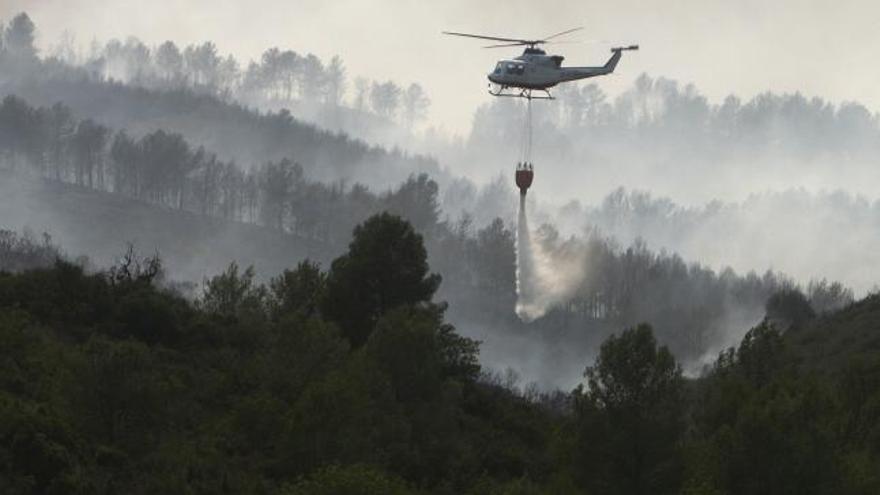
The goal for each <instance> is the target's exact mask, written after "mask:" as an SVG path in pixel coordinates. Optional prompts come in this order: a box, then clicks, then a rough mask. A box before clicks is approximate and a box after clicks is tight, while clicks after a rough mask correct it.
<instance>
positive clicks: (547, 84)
mask: <svg viewBox="0 0 880 495" xmlns="http://www.w3.org/2000/svg"><path fill="white" fill-rule="evenodd" d="M635 49H638V47H637V46H635V45H633V46H628V47H622V48H613V49H612V50H611V52H612V55H611V58H610V59H608V62H606V63H605V65H602V66H598V67H563V66H562V61H563V60H564V57H562V56H560V55H547V54H546V53H545V52H544V50H541V49H539V48H527V49H526V50H525V51H524V52H523V54H522V55H520V56H519V57H516V58H513V59H509V60H500V61H499V62H498V63H497V64H496V65H495V70H493V71H492V72H491V73H490V74H488V78H489V81H490V82H491V83H494V84H497V85H499V86H500V87H501V90H504V89H505V88H520V89H526V90H542V91H546V90H547V89H548V88H552V87H554V86H556V85H557V84H559V83H562V82H567V81H576V80H579V79H586V78H589V77H596V76H604V75H606V74H611V73H612V72H614V68H615V67H616V66H617V62H618V61H619V60H620V57H621V52H623V51H624V50H635ZM493 94H495V93H493Z"/></svg>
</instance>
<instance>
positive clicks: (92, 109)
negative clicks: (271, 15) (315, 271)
mask: <svg viewBox="0 0 880 495" xmlns="http://www.w3.org/2000/svg"><path fill="white" fill-rule="evenodd" d="M35 21H37V22H39V19H36V20H35ZM10 26H11V24H10ZM10 29H11V28H10ZM42 35H44V36H47V35H50V33H42ZM6 44H7V47H8V48H7V50H6V52H5V53H6V55H5V57H4V58H3V59H2V60H0V63H2V64H3V68H4V70H3V71H2V72H0V94H2V95H3V96H10V97H12V96H14V97H15V98H12V99H10V98H7V99H6V100H4V103H3V106H2V107H0V143H2V152H3V155H2V160H3V168H4V174H5V175H3V176H2V177H3V179H2V184H0V193H2V199H0V214H2V217H0V218H2V223H0V227H2V228H7V229H14V230H19V229H22V228H23V227H28V228H30V229H32V230H34V231H36V232H42V231H46V232H48V233H50V234H51V235H52V236H53V238H54V239H55V241H56V242H57V243H58V244H60V246H61V248H62V249H63V250H65V251H66V252H67V253H68V254H70V255H71V256H74V257H75V256H78V255H86V256H89V257H90V258H92V259H93V263H94V264H96V265H98V266H106V265H107V264H110V263H112V262H113V259H114V257H115V256H117V255H118V253H121V252H122V251H123V250H124V249H125V245H126V243H127V242H133V243H135V244H136V246H137V247H138V248H139V249H141V250H143V251H145V252H152V251H154V250H155V251H158V252H159V253H160V254H161V256H162V257H163V258H164V259H165V261H166V263H167V265H168V267H169V272H170V273H171V274H173V275H174V276H176V277H180V278H182V279H186V280H188V281H191V282H197V283H200V282H201V281H202V280H203V279H204V278H205V277H207V276H210V275H211V274H213V273H217V272H219V271H221V270H222V269H223V267H224V266H225V265H226V264H227V263H228V262H231V261H238V262H239V263H240V264H242V265H251V264H253V265H254V266H255V267H256V268H257V269H258V273H259V276H260V277H262V278H263V279H268V278H269V277H271V276H274V275H275V274H277V273H278V272H279V271H280V270H281V269H283V268H284V267H287V266H293V265H295V264H296V263H297V262H298V261H300V260H302V259H303V258H305V257H309V258H311V259H316V260H317V261H320V262H322V263H323V264H324V265H325V266H327V265H328V264H329V263H330V262H331V260H332V259H334V258H335V257H336V256H337V255H339V254H341V253H342V252H344V250H345V247H346V245H347V243H348V239H349V237H350V233H351V230H352V228H354V226H355V225H357V224H358V223H360V222H362V221H363V220H364V219H365V218H367V217H368V216H369V214H371V213H377V212H379V211H383V210H388V211H391V212H393V213H397V214H400V215H402V216H403V217H405V218H407V219H409V220H410V221H411V222H412V223H413V225H414V226H415V227H416V228H417V229H418V230H419V231H420V233H421V234H422V235H423V236H424V237H425V239H426V244H427V247H428V252H429V257H430V262H431V266H432V268H433V269H434V270H435V271H438V272H439V273H440V274H441V275H443V277H444V283H443V284H442V285H441V288H440V292H439V293H438V297H439V298H441V299H445V300H448V301H449V303H450V307H449V309H448V315H449V318H450V320H451V321H452V322H453V323H454V324H456V325H457V326H458V328H459V329H460V331H462V332H463V333H464V334H466V335H470V336H475V337H478V338H480V339H482V340H483V341H484V344H483V347H482V356H483V362H484V364H486V365H489V366H490V367H494V368H496V369H503V368H506V367H510V368H513V369H515V370H517V371H518V372H519V373H520V374H521V375H522V376H523V379H524V380H526V381H537V382H539V383H540V384H541V385H542V386H545V387H553V386H560V387H570V386H573V385H574V384H576V383H578V382H579V381H580V377H581V372H582V371H583V367H584V364H585V362H588V361H590V360H591V359H592V356H593V355H594V354H595V352H596V351H597V349H598V344H599V343H600V342H601V341H602V340H603V339H604V338H605V337H606V336H607V335H609V334H611V333H613V332H616V331H620V330H621V329H622V328H624V327H626V326H631V325H635V324H638V323H640V322H643V321H648V322H650V323H652V324H653V325H654V326H655V328H656V329H657V334H658V338H659V340H660V341H661V342H663V343H665V344H667V345H669V346H670V348H671V349H672V350H673V351H674V352H675V353H676V355H677V356H678V357H679V359H681V360H682V361H684V362H685V363H686V365H687V367H688V368H689V369H690V370H692V371H695V372H696V370H698V369H699V367H700V366H701V365H702V364H705V363H708V362H710V361H711V360H712V359H713V358H714V355H715V354H716V353H717V352H718V351H720V350H722V349H723V348H725V347H727V346H729V345H732V344H734V343H736V342H738V341H739V339H740V338H741V337H742V335H743V334H744V333H745V332H746V331H747V330H748V329H749V328H751V327H752V326H754V325H755V324H756V323H758V321H760V320H761V319H762V318H763V317H764V315H765V302H766V300H767V298H768V297H769V296H770V295H772V294H773V293H774V292H776V291H778V290H781V289H787V288H791V287H794V286H799V287H800V288H801V289H802V290H803V291H805V292H806V293H807V296H808V298H809V299H810V300H811V302H812V303H813V304H814V306H815V309H816V310H817V311H818V312H822V311H828V310H831V309H835V308H837V307H839V306H841V305H845V304H847V303H849V302H850V301H851V300H852V297H853V293H852V292H849V291H848V289H847V288H851V289H852V290H853V291H855V295H858V296H863V295H865V294H867V293H868V292H869V291H872V290H873V289H874V287H875V284H876V280H877V279H878V275H880V274H878V273H877V272H876V271H875V267H878V266H880V263H878V261H880V260H878V259H877V258H878V255H877V254H876V253H878V252H880V250H878V249H875V247H876V246H877V245H878V241H880V234H878V233H880V202H878V200H877V197H876V195H875V193H874V190H875V188H874V187H873V184H876V183H877V182H878V179H880V177H878V174H880V171H878V169H877V167H876V166H875V164H876V163H877V160H878V158H880V125H878V117H877V115H876V114H874V113H872V112H871V111H869V110H868V109H866V108H865V107H863V106H861V105H859V104H857V103H842V104H832V103H830V102H828V101H825V100H822V99H820V98H812V97H811V98H807V97H804V96H802V95H800V94H774V93H766V94H762V95H759V96H757V97H755V98H753V99H750V100H748V101H740V100H739V99H737V98H736V97H735V96H731V97H729V98H727V99H726V100H724V101H723V102H721V103H711V102H709V101H708V100H707V99H706V98H705V97H704V96H702V95H701V94H700V92H699V89H698V88H696V87H694V86H692V85H683V84H680V83H677V82H675V81H671V80H668V79H664V78H656V79H655V78H652V77H649V76H647V75H644V76H642V77H640V78H639V79H637V80H636V82H635V83H634V85H633V87H631V88H629V89H628V90H626V91H624V92H623V93H621V94H619V95H618V96H616V97H614V98H612V97H609V96H607V95H606V94H605V93H604V92H603V91H602V89H601V84H581V85H577V84H573V85H571V86H566V87H561V88H559V90H558V93H557V96H558V100H557V101H552V102H539V103H536V104H535V130H534V132H535V148H534V161H535V173H536V179H535V185H534V187H533V188H532V189H531V191H530V193H529V196H528V198H529V199H528V201H527V203H526V204H525V207H526V209H525V210H518V208H517V194H516V192H515V191H514V188H513V186H512V170H513V166H514V164H515V162H516V160H517V156H516V154H517V150H518V148H519V143H520V142H521V140H522V139H523V136H522V127H523V126H522V119H523V114H524V112H523V108H522V105H520V104H517V103H515V102H511V101H507V100H505V101H492V102H487V103H485V104H484V105H482V106H481V107H479V108H477V109H475V112H474V119H473V124H472V130H471V131H470V133H469V134H468V135H466V136H452V135H446V134H444V133H442V132H441V131H438V130H437V129H436V128H433V127H432V126H431V120H430V117H429V116H430V95H428V94H426V93H425V92H424V90H422V89H421V87H420V86H418V85H417V84H416V83H409V82H408V83H407V84H398V83H395V82H393V81H366V80H364V79H362V78H358V77H357V75H355V74H347V73H346V72H345V68H344V62H345V61H344V60H341V59H333V60H324V61H322V60H320V59H318V58H317V57H315V56H313V55H306V54H298V53H296V52H294V51H292V50H288V49H286V48H284V49H275V50H274V51H273V50H272V49H268V50H267V51H266V52H265V53H264V55H263V56H262V58H261V59H260V60H255V61H252V62H250V63H246V62H244V61H237V60H235V59H234V58H232V57H230V56H226V55H223V54H222V53H220V52H219V51H218V48H217V46H216V45H214V44H213V43H199V44H194V45H191V46H188V47H182V46H181V47H177V45H174V44H173V43H172V44H171V45H168V44H163V45H160V46H157V47H152V46H147V45H145V44H143V43H141V42H139V41H137V40H136V39H133V38H132V39H128V40H126V41H115V40H111V41H108V42H101V43H96V44H95V45H94V46H93V47H91V48H90V49H89V50H85V49H84V48H83V47H77V46H66V45H65V44H64V43H63V42H60V43H59V44H58V46H57V47H56V49H54V50H53V52H52V53H45V54H36V53H25V52H21V51H15V50H18V48H15V47H16V46H17V45H14V44H10V43H9V41H7V42H6ZM84 53H87V55H83V54H84ZM175 54H176V55H175ZM38 55H39V56H38ZM630 62H632V66H631V67H633V69H631V70H637V60H636V59H633V60H629V61H627V60H624V62H622V65H621V67H622V68H623V67H624V66H625V65H626V64H628V63H630ZM285 64H287V65H285ZM56 103H60V104H61V107H53V105H55V104H56ZM84 122H89V124H87V125H84ZM328 129H329V130H328ZM175 153H176V154H175ZM169 163H173V164H175V167H177V168H175V167H166V168H162V167H161V166H162V165H168V164H169ZM163 174H164V175H163ZM420 174H427V175H420ZM273 186H277V187H273ZM519 211H522V212H525V211H527V212H528V218H527V223H528V226H529V227H530V230H529V231H528V232H529V235H530V238H531V239H532V245H531V248H530V249H531V250H532V251H531V254H530V256H531V262H532V268H533V270H534V271H535V273H538V272H540V273H541V274H542V275H541V277H542V280H541V281H540V283H539V282H534V283H533V284H532V287H531V288H530V290H533V291H537V292H534V293H533V294H532V296H533V297H534V299H533V300H532V301H530V302H529V303H528V304H527V305H526V307H522V308H521V309H523V310H524V311H525V312H526V313H527V316H528V318H526V320H528V322H524V321H522V320H520V319H519V318H517V316H516V313H515V308H516V279H515V275H516V270H517V268H516V259H515V255H516V250H517V249H520V246H519V244H520V240H519V239H517V236H516V231H517V229H518V227H519V229H520V230H523V229H524V228H525V227H523V223H524V221H525V220H526V218H525V217H523V216H520V215H518V212H519ZM499 219H500V220H499ZM520 254H522V249H520ZM834 282H840V283H842V284H843V285H842V286H841V285H835V284H834Z"/></svg>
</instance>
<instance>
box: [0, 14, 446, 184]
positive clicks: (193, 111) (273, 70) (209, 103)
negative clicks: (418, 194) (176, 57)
mask: <svg viewBox="0 0 880 495" xmlns="http://www.w3.org/2000/svg"><path fill="white" fill-rule="evenodd" d="M35 31H36V27H35V26H34V24H33V22H32V21H31V20H30V19H29V18H28V17H27V15H26V14H20V15H19V16H16V17H15V18H14V19H13V20H12V21H10V22H9V23H8V26H6V28H5V30H4V35H3V38H4V39H5V41H4V42H3V43H2V46H0V93H6V94H17V95H20V96H22V97H24V98H25V99H27V100H28V101H31V102H34V103H35V104H42V105H45V106H49V105H51V104H53V103H54V102H57V101H62V102H64V104H65V105H67V106H68V107H70V108H71V110H72V111H73V113H74V115H76V116H77V117H78V118H79V119H84V118H90V119H92V120H94V121H96V122H100V123H101V124H103V125H107V126H111V127H115V128H117V129H120V130H126V131H127V132H129V133H130V134H131V135H132V136H137V137H139V136H142V135H144V134H147V133H149V132H152V131H154V130H155V129H157V128H162V129H166V130H168V131H174V132H178V133H180V134H182V135H184V136H185V137H186V138H187V139H188V140H189V141H190V142H192V143H195V144H197V145H200V146H205V147H208V148H210V149H212V150H213V151H214V152H215V153H217V154H218V156H220V157H221V158H222V159H223V160H224V161H230V160H231V161H236V162H238V163H240V164H242V165H245V166H249V165H251V164H254V163H264V162H266V161H279V160H282V159H284V158H290V157H292V156H296V158H297V160H298V161H299V163H300V164H301V165H302V166H303V167H304V168H305V169H306V171H308V172H309V173H310V175H311V176H312V177H315V178H316V179H319V180H323V181H328V182H331V181H335V180H340V179H343V178H344V179H346V180H359V181H361V182H365V183H367V184H369V185H371V186H374V187H379V186H381V187H385V186H387V185H388V184H390V183H393V182H397V181H400V180H403V179H405V178H406V176H407V175H408V174H409V173H412V172H413V171H425V172H435V173H436V172H438V171H439V167H438V165H437V163H436V161H435V160H433V159H431V158H427V157H423V156H418V155H416V156H411V155H409V154H407V153H405V152H402V151H400V150H399V149H394V150H390V151H386V150H385V149H382V148H379V147H374V146H369V145H367V144H365V143H363V142H361V141H357V140H354V139H351V138H349V137H348V136H346V135H343V134H339V133H336V132H330V131H326V130H320V129H318V128H316V127H314V126H312V125H309V124H305V123H303V122H302V116H301V112H299V110H298V109H297V108H296V107H295V106H293V105H287V104H283V102H282V103H278V102H277V101H276V102H275V103H276V104H273V105H270V106H268V107H267V106H265V105H259V107H260V108H270V109H273V110H274V109H278V110H277V111H274V112H271V111H270V112H267V113H261V112H259V111H256V110H251V109H249V108H247V107H245V106H244V105H246V104H249V103H250V100H248V99H247V98H245V97H244V96H241V95H239V96H241V97H236V98H230V97H227V96H229V95H226V96H224V95H225V93H224V92H223V91H220V90H218V89H217V88H216V87H215V86H216V84H215V83H214V82H210V81H215V80H216V79H217V77H219V76H216V75H215V72H216V71H217V70H219V68H218V67H216V66H215V65H216V64H215V63H214V62H211V61H212V60H213V61H216V60H220V59H219V56H217V55H216V49H215V48H213V44H211V43H205V44H203V45H199V46H193V47H189V48H187V49H184V50H183V51H182V52H181V53H182V55H180V56H181V57H184V58H186V57H189V59H191V60H190V62H181V63H182V65H181V66H180V70H181V71H183V72H182V75H180V77H179V78H178V77H177V76H174V77H173V78H172V79H171V80H168V81H165V83H162V82H161V81H164V79H162V77H164V76H162V77H160V76H159V75H156V74H153V72H150V71H147V69H146V68H143V69H144V71H146V72H144V75H143V77H144V78H145V79H143V80H129V79H128V78H124V79H122V80H120V79H115V78H112V77H107V74H105V70H104V69H103V67H105V66H106V65H107V64H108V63H110V62H108V60H117V59H120V57H121V60H128V59H129V58H131V59H132V60H135V59H139V58H138V57H139V56H138V55H136V54H137V53H141V52H142V49H143V50H146V52H145V53H146V59H144V60H146V62H145V63H149V64H153V58H152V57H153V55H151V54H152V53H153V52H152V51H151V50H150V49H147V48H146V47H144V46H143V45H142V44H140V42H135V41H133V40H129V42H127V43H125V44H122V43H119V42H111V43H109V44H108V45H107V47H104V48H101V49H100V50H98V53H97V55H96V57H97V59H96V60H95V61H94V64H91V65H90V64H84V65H82V64H80V65H77V64H71V63H69V58H68V57H67V56H59V55H63V54H64V53H69V52H71V51H72V48H70V49H63V50H61V49H54V50H53V53H52V54H49V55H46V56H43V57H42V58H41V57H40V56H38V55H40V54H39V53H38V52H37V50H36V48H35V45H34V36H35ZM68 41H69V40H68ZM133 44H134V45H133ZM135 45H136V46H138V47H140V48H133V46H135ZM167 46H170V45H168V44H166V45H163V47H167ZM178 51H180V50H178ZM105 52H107V53H105ZM276 52H278V53H286V54H289V55H285V57H282V58H285V59H290V58H291V57H292V58H293V59H296V60H299V59H303V60H305V59H308V60H313V61H315V63H317V64H318V66H320V65H321V63H320V61H319V60H317V59H316V58H315V57H314V56H306V57H300V56H298V55H296V54H293V52H279V51H278V50H277V49H276V50H274V51H272V50H270V51H269V52H267V53H269V54H271V53H276ZM158 54H159V50H158V49H157V50H156V53H155V56H157V57H158V56H159V55H158ZM203 58H206V60H202V59H203ZM276 58H279V57H275V56H269V55H267V57H264V59H266V61H264V62H263V63H261V64H260V65H257V66H256V67H257V69H258V72H260V73H261V74H262V73H266V74H275V75H273V76H271V77H272V78H275V77H282V76H281V75H279V74H283V75H284V76H283V77H287V78H293V79H290V80H291V81H300V80H301V79H303V78H305V79H315V80H316V81H317V82H319V83H320V84H321V85H326V84H328V83H327V77H325V76H324V75H321V76H320V77H318V76H316V77H315V78H311V77H305V76H302V75H301V74H299V73H298V72H297V73H296V74H293V75H291V74H289V71H287V69H284V70H282V69H279V68H277V67H274V66H273V65H272V64H275V63H277V62H269V60H275V59H276ZM227 60H228V58H227ZM131 63H134V62H131ZM156 63H159V62H156ZM95 64H97V65H95ZM266 64H269V65H266ZM110 65H112V66H113V67H118V66H126V67H128V65H130V63H129V62H124V63H123V62H119V61H118V60H117V62H114V63H112V64H110ZM310 65H314V64H304V63H302V64H301V63H300V62H296V63H294V66H295V67H296V68H297V69H296V70H297V71H299V70H300V69H301V68H302V67H305V66H310ZM330 65H331V66H332V65H333V64H330ZM257 69H255V70H257ZM114 70H115V69H114ZM126 70H128V69H126ZM151 70H152V69H151ZM155 70H156V71H159V72H158V74H161V73H163V71H160V70H159V69H155ZM169 70H170V69H169ZM321 70H322V71H323V69H321ZM135 72H136V73H137V71H135ZM148 72H149V74H153V75H152V76H148ZM154 72H155V71H154ZM166 72H167V71H166ZM321 74H323V72H321ZM254 77H256V76H254ZM150 78H153V79H150ZM155 78H159V79H155ZM267 78H269V76H268V75H267V76H260V80H261V81H264V82H263V83H260V84H261V86H260V87H261V88H264V87H265V88H267V89H265V91H266V92H267V95H266V96H265V97H266V98H267V99H271V98H269V96H268V95H269V94H274V93H275V91H274V90H272V89H269V88H275V87H278V86H279V85H281V84H282V83H281V82H279V81H276V80H275V79H272V78H269V79H267ZM154 79H155V81H154V83H149V81H153V80H154ZM178 79H179V80H178ZM251 79H253V78H251ZM200 81H201V82H200ZM206 81H208V82H206ZM266 81H268V82H266ZM291 84H293V83H291ZM296 84H299V83H296ZM374 86H375V88H373V89H370V95H372V94H373V93H375V97H372V96H369V97H365V98H368V100H369V101H374V100H375V101H376V102H377V103H375V105H374V106H376V105H379V107H376V109H375V111H376V112H379V113H381V114H383V115H389V116H391V115H397V114H400V116H401V117H400V118H402V119H409V120H412V119H417V120H418V119H422V118H424V113H425V106H424V105H426V101H427V97H426V96H424V94H423V92H422V91H421V89H420V88H418V87H415V89H413V88H412V87H411V88H408V89H406V90H403V89H401V88H399V87H398V86H396V85H395V84H393V83H390V82H389V83H383V84H376V85H374ZM416 86H417V85H416ZM295 87H299V86H295ZM325 89H326V88H324V86H321V88H319V92H321V93H322V94H323V93H325V92H326V91H325ZM254 91H256V90H254ZM387 92H390V93H391V94H392V96H383V95H384V93H387ZM407 95H409V96H407ZM386 100H391V103H387V102H386V103H384V104H385V105H386V106H387V105H391V106H392V107H393V108H384V107H382V108H380V107H381V105H382V104H380V103H378V102H382V101H386ZM410 100H412V101H414V102H415V103H413V104H412V105H411V104H409V103H406V102H407V101H410ZM272 101H275V100H272ZM318 104H319V106H321V107H326V106H328V105H329V103H326V102H324V100H320V101H319V102H318ZM413 105H415V107H413ZM398 106H400V108H398ZM291 110H293V111H296V112H299V113H297V115H298V117H299V119H297V118H294V117H293V115H292V114H291ZM364 111H365V112H366V111H368V109H367V108H365V109H364ZM306 114H307V115H311V113H309V112H306ZM312 120H314V119H312ZM327 127H332V128H339V126H338V125H333V126H330V125H328V126H327Z"/></svg>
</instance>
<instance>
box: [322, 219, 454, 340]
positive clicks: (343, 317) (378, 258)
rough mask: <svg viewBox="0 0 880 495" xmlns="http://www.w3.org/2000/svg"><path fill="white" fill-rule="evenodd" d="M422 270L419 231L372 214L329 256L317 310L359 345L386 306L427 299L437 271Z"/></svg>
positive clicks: (435, 284)
mask: <svg viewBox="0 0 880 495" xmlns="http://www.w3.org/2000/svg"><path fill="white" fill-rule="evenodd" d="M428 270H429V268H428V262H427V253H426V252H425V247H424V245H423V243H422V236H420V235H419V234H417V233H416V232H415V231H414V230H413V228H412V226H411V225H410V224H409V223H408V222H406V221H405V220H403V219H401V218H400V217H397V216H394V215H391V214H388V213H381V214H379V215H375V216H373V217H370V218H369V219H368V220H367V221H365V222H364V223H363V224H361V225H358V226H357V227H355V229H354V240H352V242H351V244H349V249H348V253H346V254H344V255H342V256H340V257H339V258H337V259H336V260H334V261H333V264H332V266H331V268H330V273H329V274H328V277H327V292H326V297H325V298H324V301H323V305H322V306H323V312H324V314H325V315H326V316H327V317H328V318H329V319H331V320H332V321H335V322H336V323H337V324H339V326H340V327H341V328H342V332H343V335H345V336H346V337H347V338H348V339H349V341H350V342H351V343H352V345H354V346H356V347H359V346H361V345H363V344H364V342H366V341H367V338H368V337H369V335H370V333H371V332H372V330H373V328H374V326H375V325H376V322H377V321H378V320H379V318H380V317H381V316H382V315H384V314H385V313H387V312H388V311H389V310H391V309H394V308H396V307H399V306H404V305H411V304H419V303H426V302H429V301H430V300H431V297H432V296H433V295H434V292H435V291H436V290H437V287H438V286H439V285H440V275H437V274H432V273H429V272H428Z"/></svg>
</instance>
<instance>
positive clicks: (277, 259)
mask: <svg viewBox="0 0 880 495" xmlns="http://www.w3.org/2000/svg"><path fill="white" fill-rule="evenodd" d="M0 227H2V228H7V229H14V230H21V229H25V228H27V229H30V230H33V231H36V232H37V233H42V232H46V233H48V234H50V235H51V236H52V238H53V239H54V241H55V242H56V243H57V244H59V245H61V246H62V247H63V249H64V250H65V252H66V253H67V254H68V255H70V256H78V255H81V254H88V256H89V258H90V259H91V260H92V261H93V262H94V263H95V264H96V265H98V266H107V265H109V264H111V263H112V262H113V260H114V259H115V258H116V257H117V256H119V255H121V254H122V253H123V252H124V251H125V249H126V247H127V244H128V243H131V244H133V245H134V247H135V248H136V250H138V251H140V252H142V253H145V254H151V253H153V252H158V253H159V254H160V255H161V256H162V258H163V261H164V262H165V263H166V266H167V268H168V270H169V273H170V275H171V277H172V278H173V279H176V280H181V281H184V280H188V281H201V280H202V279H203V278H204V277H206V276H209V275H214V274H216V273H218V272H220V271H222V270H223V268H224V267H225V266H227V265H228V264H229V263H230V262H231V261H237V262H238V263H239V264H241V265H245V266H247V265H254V266H255V268H257V270H258V272H259V273H262V274H276V273H279V272H280V271H282V270H283V269H284V268H289V267H291V266H292V265H294V264H296V263H297V262H298V261H300V260H302V259H303V258H311V259H313V260H316V261H319V262H327V261H329V260H330V259H332V258H333V257H334V256H336V255H337V254H338V253H335V252H332V250H331V249H329V248H328V247H327V246H323V245H318V244H317V243H316V242H315V241H310V240H306V239H302V238H298V237H295V236H292V235H287V234H282V233H279V232H275V231H272V230H271V229H266V228H263V227H259V226H256V225H250V224H243V223H237V222H229V221H224V220H220V219H214V218H209V217H202V216H198V215H195V214H192V213H188V212H185V211H177V210H172V209H167V208H160V207H157V206H155V205H151V204H147V203H144V202H141V201H136V200H132V199H128V198H125V197H122V196H118V195H113V194H108V193H101V192H98V191H95V190H93V189H86V188H81V187H77V186H73V185H70V184H61V183H57V182H53V181H48V180H43V179H27V178H22V177H20V176H15V177H13V176H12V175H10V174H9V173H0Z"/></svg>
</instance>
